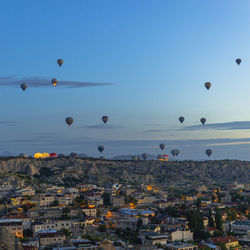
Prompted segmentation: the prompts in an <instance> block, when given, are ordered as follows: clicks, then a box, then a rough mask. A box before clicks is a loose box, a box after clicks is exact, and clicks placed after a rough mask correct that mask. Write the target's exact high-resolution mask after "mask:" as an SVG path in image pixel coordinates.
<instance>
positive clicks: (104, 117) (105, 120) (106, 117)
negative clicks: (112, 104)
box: [102, 115, 109, 123]
mask: <svg viewBox="0 0 250 250" xmlns="http://www.w3.org/2000/svg"><path fill="white" fill-rule="evenodd" d="M108 119H109V118H108V116H106V115H104V116H103V117H102V121H103V122H104V123H106V122H107V121H108Z"/></svg>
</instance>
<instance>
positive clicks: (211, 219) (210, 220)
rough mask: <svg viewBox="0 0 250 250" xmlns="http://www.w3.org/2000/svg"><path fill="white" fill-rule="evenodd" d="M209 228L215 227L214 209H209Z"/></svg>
mask: <svg viewBox="0 0 250 250" xmlns="http://www.w3.org/2000/svg"><path fill="white" fill-rule="evenodd" d="M208 226H209V227H214V218H213V216H212V209H211V208H210V209H209V213H208Z"/></svg>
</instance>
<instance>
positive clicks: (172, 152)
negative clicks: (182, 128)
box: [171, 149, 175, 157]
mask: <svg viewBox="0 0 250 250" xmlns="http://www.w3.org/2000/svg"><path fill="white" fill-rule="evenodd" d="M171 154H172V155H173V156H174V157H175V149H172V150H171Z"/></svg>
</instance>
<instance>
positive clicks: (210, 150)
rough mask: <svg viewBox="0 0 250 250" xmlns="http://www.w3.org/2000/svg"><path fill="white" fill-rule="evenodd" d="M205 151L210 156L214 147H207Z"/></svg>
mask: <svg viewBox="0 0 250 250" xmlns="http://www.w3.org/2000/svg"><path fill="white" fill-rule="evenodd" d="M205 152H206V154H207V156H208V157H210V155H211V154H212V149H207V150H206V151H205Z"/></svg>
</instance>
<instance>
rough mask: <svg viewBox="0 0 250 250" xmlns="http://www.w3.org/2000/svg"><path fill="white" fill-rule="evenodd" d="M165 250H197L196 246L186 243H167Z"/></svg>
mask: <svg viewBox="0 0 250 250" xmlns="http://www.w3.org/2000/svg"><path fill="white" fill-rule="evenodd" d="M166 248H167V249H168V250H198V246H196V245H192V244H187V243H179V242H176V243H167V244H166Z"/></svg>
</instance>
